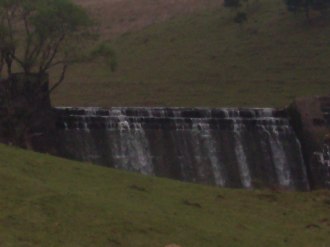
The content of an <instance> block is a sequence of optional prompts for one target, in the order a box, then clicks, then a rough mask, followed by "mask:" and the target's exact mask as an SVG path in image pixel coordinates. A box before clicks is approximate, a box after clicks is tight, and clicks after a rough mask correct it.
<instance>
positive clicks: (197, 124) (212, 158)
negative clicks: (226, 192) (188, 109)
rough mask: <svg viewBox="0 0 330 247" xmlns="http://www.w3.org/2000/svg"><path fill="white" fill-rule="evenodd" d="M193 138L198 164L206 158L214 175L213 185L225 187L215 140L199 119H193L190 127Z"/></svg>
mask: <svg viewBox="0 0 330 247" xmlns="http://www.w3.org/2000/svg"><path fill="white" fill-rule="evenodd" d="M192 133H193V137H194V146H193V147H194V152H193V153H194V154H195V155H196V158H197V159H199V162H198V163H202V162H206V161H205V160H203V157H206V158H207V159H208V161H209V162H210V164H211V167H212V172H213V175H214V183H215V184H216V185H218V186H221V187H223V186H225V184H226V180H225V177H224V175H223V173H224V171H223V165H222V164H221V163H220V161H219V158H218V156H217V150H216V147H215V140H214V138H213V136H212V133H211V130H210V125H209V124H208V123H207V122H203V121H202V120H201V119H194V120H193V126H192Z"/></svg>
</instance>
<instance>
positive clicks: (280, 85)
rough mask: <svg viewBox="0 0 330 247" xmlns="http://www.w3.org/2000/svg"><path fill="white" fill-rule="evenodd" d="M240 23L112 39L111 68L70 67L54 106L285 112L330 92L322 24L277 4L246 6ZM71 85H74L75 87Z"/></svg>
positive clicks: (222, 18)
mask: <svg viewBox="0 0 330 247" xmlns="http://www.w3.org/2000/svg"><path fill="white" fill-rule="evenodd" d="M246 13H247V15H248V22H247V23H245V25H244V26H243V27H240V26H238V25H236V24H235V23H233V21H232V18H233V15H232V13H230V11H227V10H226V9H225V8H222V7H219V8H217V9H212V10H205V11H202V12H199V13H195V14H190V15H184V16H181V17H176V18H173V19H171V20H169V21H166V22H163V23H159V24H155V25H153V26H151V27H148V28H145V29H144V30H140V31H131V32H128V33H125V34H123V35H121V36H120V37H117V38H114V39H113V40H112V44H113V47H114V49H115V50H116V51H117V54H118V69H117V71H116V72H115V73H114V74H110V73H109V72H108V71H107V70H105V69H103V68H100V67H99V66H97V65H94V64H88V65H83V66H77V67H75V68H73V70H72V71H71V72H70V73H69V75H68V77H67V83H66V84H65V85H64V86H63V87H62V88H60V90H59V91H57V92H56V94H55V95H54V97H53V103H54V104H55V105H78V106H79V105H85V106H86V105H99V106H105V107H109V106H118V105H141V106H142V105H152V106H154V105H164V106H212V107H221V106H285V105H286V104H288V103H290V102H291V101H292V99H294V98H295V97H300V96H308V95H315V94H316V95H319V94H322V95H324V94H328V93H329V92H330V83H329V78H330V69H329V57H330V46H329V45H328V43H329V37H330V25H329V24H327V23H324V22H321V23H318V22H317V23H314V24H313V25H309V24H308V23H307V21H306V20H305V18H304V17H303V16H295V15H292V14H291V13H289V12H288V11H287V8H286V6H285V3H284V1H283V0H265V1H251V2H250V4H249V7H248V8H247V9H246ZM78 85H79V86H78Z"/></svg>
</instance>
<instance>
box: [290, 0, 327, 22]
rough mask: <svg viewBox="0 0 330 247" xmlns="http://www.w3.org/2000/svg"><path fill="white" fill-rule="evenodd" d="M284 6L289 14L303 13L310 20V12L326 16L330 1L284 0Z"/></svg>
mask: <svg viewBox="0 0 330 247" xmlns="http://www.w3.org/2000/svg"><path fill="white" fill-rule="evenodd" d="M285 4H286V6H287V9H288V10H289V11H290V12H294V13H298V12H301V11H304V12H305V15H306V18H307V19H308V20H310V11H311V10H315V11H318V12H320V13H321V14H323V15H326V14H328V10H329V8H330V0H285Z"/></svg>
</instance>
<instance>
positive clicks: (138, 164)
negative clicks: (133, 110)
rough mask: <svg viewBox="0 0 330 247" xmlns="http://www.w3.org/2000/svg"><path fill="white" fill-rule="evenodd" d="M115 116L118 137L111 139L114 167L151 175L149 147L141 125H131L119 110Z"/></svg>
mask: <svg viewBox="0 0 330 247" xmlns="http://www.w3.org/2000/svg"><path fill="white" fill-rule="evenodd" d="M115 115H116V114H115ZM117 117H118V119H119V123H118V129H117V131H118V132H119V138H115V140H114V141H113V148H112V153H113V160H114V164H113V165H114V167H116V168H123V169H126V170H129V171H137V172H140V173H142V174H145V175H152V174H153V167H152V159H151V154H150V148H149V143H148V140H147V138H146V135H145V132H144V130H143V128H142V125H141V124H140V123H133V126H132V127H131V126H130V124H129V122H128V121H127V119H126V117H125V116H124V115H123V114H122V113H121V112H120V111H119V114H118V116H117Z"/></svg>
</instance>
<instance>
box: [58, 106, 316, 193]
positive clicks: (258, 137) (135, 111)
mask: <svg viewBox="0 0 330 247" xmlns="http://www.w3.org/2000/svg"><path fill="white" fill-rule="evenodd" d="M55 111H56V113H57V116H58V117H57V123H56V126H57V134H56V135H57V138H58V141H59V143H60V146H59V148H58V152H59V154H60V155H61V156H64V157H67V158H71V159H76V160H82V161H90V162H93V163H95V164H100V165H103V166H111V167H115V168H120V169H125V170H129V171H135V172H139V173H142V174H146V175H156V176H162V177H169V178H174V179H179V180H182V181H188V182H197V183H202V184H210V185H217V186H221V187H231V188H240V187H243V188H258V187H276V188H285V189H298V190H307V189H309V187H310V184H309V179H308V175H307V170H306V165H305V163H304V158H303V155H302V151H301V150H302V149H301V145H300V142H299V140H298V138H297V136H296V133H295V131H294V130H293V128H292V126H291V124H290V122H289V119H288V116H287V111H284V110H277V109H271V108H265V109H262V108H251V109H250V108H249V109H238V108H237V109H236V108H218V109H207V108H136V107H135V108H120V107H116V108H110V109H102V108H70V107H63V108H56V109H55Z"/></svg>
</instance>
